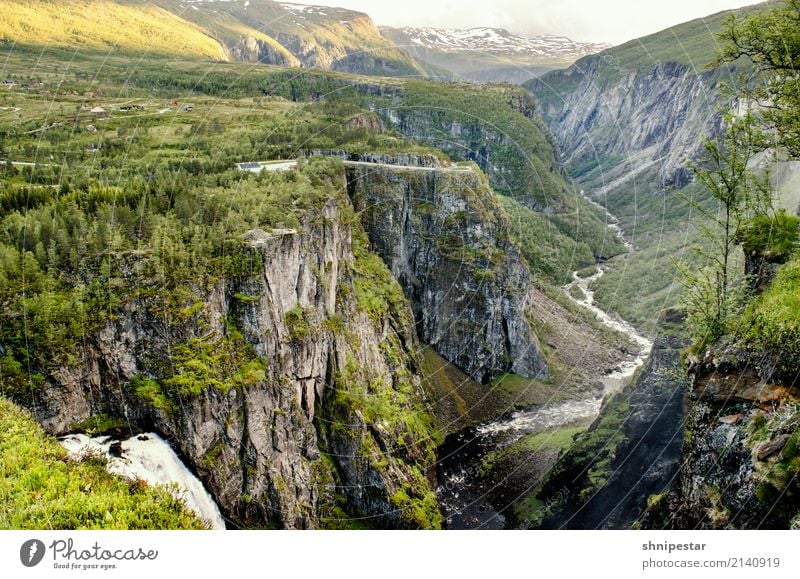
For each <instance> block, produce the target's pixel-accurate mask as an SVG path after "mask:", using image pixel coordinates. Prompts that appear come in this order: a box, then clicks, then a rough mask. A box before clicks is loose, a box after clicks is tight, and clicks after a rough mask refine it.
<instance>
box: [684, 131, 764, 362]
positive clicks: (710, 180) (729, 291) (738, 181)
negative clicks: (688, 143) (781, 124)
mask: <svg viewBox="0 0 800 579" xmlns="http://www.w3.org/2000/svg"><path fill="white" fill-rule="evenodd" d="M725 122H726V123H727V127H726V130H725V133H724V134H723V135H722V136H720V137H718V138H715V139H710V140H708V141H707V142H706V143H705V151H706V156H705V157H704V158H703V160H702V161H701V162H700V163H699V164H697V165H695V166H694V167H693V169H694V173H695V176H696V178H697V180H698V182H699V183H700V184H702V186H703V187H705V189H706V190H707V191H708V193H709V195H710V197H711V199H712V200H713V201H714V202H716V204H717V209H716V211H709V210H707V209H705V207H704V206H703V205H702V204H701V203H696V202H693V201H692V200H691V199H689V198H688V197H687V201H688V202H689V203H690V204H691V205H692V206H693V207H694V209H696V210H697V211H698V212H699V213H700V215H701V216H702V221H701V222H700V228H701V230H702V232H703V235H704V237H705V242H706V243H705V244H697V245H695V247H694V248H693V249H694V254H695V259H694V260H693V261H692V262H691V263H688V262H685V261H683V262H682V261H676V267H677V270H678V273H679V276H680V281H681V283H682V285H683V287H684V293H683V296H682V305H683V307H684V308H685V310H686V313H687V321H688V325H689V333H690V335H691V336H692V338H693V340H694V341H695V348H696V349H697V347H698V345H704V344H709V343H712V342H715V341H716V340H718V339H719V338H721V337H722V336H723V335H724V334H725V333H726V331H727V330H728V328H729V327H730V325H731V323H732V322H733V321H734V320H735V319H737V318H738V316H739V314H740V312H741V308H742V306H743V303H744V301H745V299H746V290H747V288H746V285H745V284H744V283H743V280H741V274H739V275H737V274H736V272H735V270H734V269H733V265H734V263H735V255H734V253H735V250H736V245H737V244H738V243H739V242H740V241H741V232H742V230H743V229H744V228H745V224H746V223H747V222H748V220H753V219H758V218H759V216H762V215H764V214H766V212H767V211H769V209H770V207H771V196H770V195H766V196H764V195H763V191H762V190H761V188H760V187H758V186H756V184H755V181H756V180H755V178H754V177H753V175H752V174H751V173H750V170H749V168H748V165H749V162H750V160H751V159H752V157H753V155H754V154H755V152H756V150H757V149H758V148H759V146H760V139H761V134H760V131H759V130H758V128H757V127H756V125H755V119H754V118H753V117H752V116H751V115H745V116H744V117H742V118H737V117H734V116H733V115H726V117H725Z"/></svg>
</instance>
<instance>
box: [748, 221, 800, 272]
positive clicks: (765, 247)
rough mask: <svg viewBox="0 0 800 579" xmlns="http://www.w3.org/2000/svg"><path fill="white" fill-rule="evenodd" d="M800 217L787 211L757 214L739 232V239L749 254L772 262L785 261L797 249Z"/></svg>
mask: <svg viewBox="0 0 800 579" xmlns="http://www.w3.org/2000/svg"><path fill="white" fill-rule="evenodd" d="M799 231H800V217H798V216H796V215H790V214H788V213H786V211H783V210H781V211H778V213H776V214H775V215H768V214H761V215H756V216H755V217H754V218H752V219H751V220H750V221H748V222H747V223H746V224H745V225H744V227H743V228H742V229H741V231H740V232H739V238H738V241H739V242H740V243H741V244H742V249H744V251H745V253H746V254H748V255H756V256H759V257H762V258H764V259H765V260H767V261H768V262H771V263H784V262H785V261H786V260H787V259H788V258H789V257H790V256H791V255H792V253H794V251H795V250H796V249H797V244H798V232H799Z"/></svg>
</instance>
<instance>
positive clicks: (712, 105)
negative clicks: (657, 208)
mask: <svg viewBox="0 0 800 579" xmlns="http://www.w3.org/2000/svg"><path fill="white" fill-rule="evenodd" d="M610 76H613V77H614V80H613V81H609V80H608V77H610ZM722 76H723V73H722V72H721V71H720V70H713V71H701V72H698V70H697V69H696V68H695V67H691V66H688V65H686V64H682V63H678V62H657V63H654V65H653V66H652V67H650V68H647V67H645V68H643V69H630V70H628V69H625V68H620V69H617V68H616V67H615V66H614V60H613V58H612V57H608V56H605V55H594V56H589V57H586V58H583V59H581V60H579V61H578V62H577V63H575V64H574V65H572V66H571V67H569V68H568V69H566V70H564V71H555V72H551V73H549V74H548V75H547V76H546V77H544V78H543V79H541V80H533V81H531V82H530V83H528V84H527V85H526V86H527V87H528V88H529V90H531V91H532V92H533V93H534V95H536V96H537V100H538V101H539V103H540V104H541V110H540V112H541V114H542V116H543V117H544V118H545V120H546V121H547V123H548V125H549V126H550V128H551V129H552V130H553V133H554V134H555V136H556V139H557V140H558V143H559V144H560V146H561V149H562V152H563V154H564V157H565V161H566V163H567V165H568V167H569V168H570V169H571V170H572V171H573V173H576V174H578V175H579V176H578V178H579V179H580V176H581V175H582V174H583V173H588V171H589V170H590V167H597V166H601V167H602V170H603V179H602V184H603V185H610V184H613V183H614V182H615V181H617V180H620V179H625V178H626V177H628V176H631V175H636V174H639V173H641V171H642V170H644V169H647V168H650V167H653V168H654V169H657V175H658V179H659V180H660V182H661V183H663V184H664V185H669V186H674V187H677V188H679V187H682V186H684V185H686V184H687V183H688V182H689V180H690V178H691V172H690V171H689V170H688V169H687V168H686V165H687V162H688V161H690V160H693V159H695V158H696V157H697V156H698V155H699V153H700V152H701V151H702V146H703V142H704V140H705V139H706V138H707V137H708V135H713V134H715V133H717V132H718V130H719V127H720V124H721V114H720V113H719V110H720V106H721V105H722V103H723V100H722V97H721V96H720V91H719V84H720V82H721V80H722Z"/></svg>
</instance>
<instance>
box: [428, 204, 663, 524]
mask: <svg viewBox="0 0 800 579" xmlns="http://www.w3.org/2000/svg"><path fill="white" fill-rule="evenodd" d="M581 195H584V193H583V191H581ZM584 198H586V199H587V200H588V201H589V202H590V203H592V204H593V205H595V206H596V207H598V208H600V209H601V210H602V211H604V212H605V214H606V219H607V223H608V226H609V228H610V229H612V230H613V231H614V232H615V233H616V235H617V236H618V237H619V238H620V240H621V241H622V242H623V243H624V244H625V247H626V248H627V249H628V251H629V252H633V251H635V248H634V246H633V244H631V243H630V242H629V241H627V240H626V239H625V236H624V232H623V231H622V228H621V227H620V226H619V222H618V220H617V219H616V217H614V216H613V215H611V213H609V212H608V211H607V210H606V209H605V208H604V207H602V206H601V205H599V204H598V203H595V202H594V201H592V200H591V199H589V198H588V197H586V196H585V195H584ZM604 274H605V270H604V265H603V264H598V265H596V272H595V273H594V274H593V275H592V276H590V277H585V278H581V277H580V276H579V275H578V271H575V272H573V274H572V278H573V279H572V281H571V282H570V283H568V284H567V285H565V286H563V287H562V288H561V289H562V290H563V291H564V293H565V294H566V295H567V296H568V297H569V298H570V300H572V301H573V302H574V303H576V304H578V305H580V306H581V307H584V308H586V309H588V310H589V311H591V312H592V313H593V314H594V315H595V317H596V318H597V319H598V320H599V321H600V322H601V323H602V324H603V325H605V326H607V327H608V328H611V329H613V330H616V331H618V332H620V333H622V334H624V335H626V336H627V337H628V338H629V339H630V340H631V341H633V342H634V343H635V344H637V345H638V346H639V352H638V354H636V355H635V356H633V357H630V358H629V359H627V360H625V361H624V362H622V363H621V364H620V365H619V366H618V367H617V368H615V369H614V370H613V371H612V372H611V373H609V374H607V375H605V376H602V377H600V378H599V380H600V381H601V382H602V383H603V390H602V391H601V392H598V394H597V396H595V397H593V398H586V399H582V400H565V401H563V402H557V403H553V404H546V405H542V406H536V407H532V408H529V409H525V410H519V411H516V412H513V413H511V414H510V415H506V416H503V417H501V418H499V419H496V420H493V421H490V422H486V423H483V424H479V425H477V426H473V427H470V428H467V429H464V430H461V431H459V432H456V433H454V434H451V435H450V436H448V437H447V438H446V439H445V442H444V444H443V445H442V446H441V448H440V449H439V461H438V463H437V475H438V480H439V486H438V488H437V495H438V497H439V501H440V503H441V505H442V511H443V513H444V516H445V522H446V526H447V528H449V529H502V528H504V527H505V523H506V519H505V516H504V515H503V513H502V512H501V510H502V508H501V509H498V508H497V507H495V505H494V504H493V498H494V497H495V495H496V493H497V492H498V490H499V489H498V488H497V487H496V486H492V485H491V484H490V483H488V482H486V481H485V480H483V477H481V472H480V468H481V463H482V461H483V459H484V458H485V457H486V455H487V454H488V453H490V452H492V451H496V450H501V449H503V448H506V447H508V446H509V445H511V444H513V443H514V442H516V441H518V440H519V439H521V438H522V437H524V436H528V435H531V434H535V433H537V432H542V431H545V430H548V429H551V428H555V427H559V426H568V425H571V424H575V423H578V422H586V421H589V420H591V419H593V418H595V417H596V416H597V415H598V414H599V412H600V407H601V405H602V402H603V399H604V398H605V397H606V396H608V395H610V394H613V393H614V392H617V391H618V390H620V389H621V388H622V387H623V386H624V385H625V384H626V383H627V382H628V380H630V379H631V377H632V376H633V375H634V373H635V372H636V370H637V369H638V368H639V367H641V366H642V365H643V364H644V363H645V361H646V360H647V357H648V356H649V355H650V352H651V351H652V348H653V342H652V341H651V340H650V339H649V338H647V337H646V336H644V335H642V334H640V333H639V332H638V331H637V330H636V329H635V328H634V327H633V326H632V325H631V324H629V323H628V322H626V321H625V320H622V319H621V318H619V317H618V316H615V315H613V314H609V313H608V312H606V311H604V310H602V309H600V308H599V307H598V306H597V305H596V304H595V300H594V292H593V291H592V289H591V286H592V283H593V282H595V281H596V280H598V279H600V278H601V277H602V276H603V275H604ZM573 287H578V288H580V290H581V292H582V295H581V296H580V297H575V296H574V295H573V294H572V292H571V290H572V289H573ZM576 293H577V292H576ZM495 502H497V501H495Z"/></svg>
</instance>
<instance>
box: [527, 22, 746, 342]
mask: <svg viewBox="0 0 800 579" xmlns="http://www.w3.org/2000/svg"><path fill="white" fill-rule="evenodd" d="M754 9H755V8H754V7H750V8H744V9H740V10H739V13H746V12H749V11H751V10H754ZM732 13H733V11H726V12H720V13H717V14H713V15H711V16H708V17H706V18H700V19H696V20H692V21H690V22H686V23H683V24H679V25H677V26H674V27H671V28H668V29H666V30H663V31H661V32H657V33H655V34H652V35H649V36H646V37H644V38H641V39H637V40H633V41H630V42H627V43H625V44H623V45H620V46H616V47H613V48H610V49H608V50H606V51H603V52H602V53H600V54H597V55H591V56H587V57H585V58H582V59H580V60H578V61H577V62H576V63H575V64H573V65H572V66H570V67H569V68H567V69H565V70H558V71H552V72H549V73H547V74H546V75H544V76H542V77H541V78H540V79H534V80H531V81H529V82H528V83H526V84H525V86H526V87H527V88H528V89H529V90H530V91H531V92H532V93H533V95H534V97H535V101H536V103H537V107H538V110H539V112H540V114H541V115H542V117H543V118H544V119H545V122H546V123H547V125H548V127H549V128H550V130H551V131H552V132H553V135H554V137H555V140H556V141H557V142H558V145H559V147H560V150H561V153H562V156H563V157H562V158H563V161H564V166H565V169H566V171H567V172H568V173H569V174H570V176H571V177H572V178H573V179H574V180H575V183H576V185H577V186H578V187H579V188H580V189H583V190H584V191H585V193H586V195H588V196H589V197H591V198H593V199H595V200H597V201H598V202H600V203H601V204H603V205H605V206H606V207H607V208H608V209H609V210H610V211H611V213H612V214H614V215H615V216H616V217H617V218H619V219H620V224H621V226H622V228H623V230H624V231H626V232H627V233H628V235H630V236H631V237H632V239H633V242H634V243H635V245H636V246H637V248H638V249H639V250H640V251H638V252H636V253H634V254H631V255H629V256H626V257H624V258H622V259H620V260H618V262H617V263H615V264H611V267H610V271H609V272H608V275H606V276H604V277H603V279H601V280H600V281H599V282H598V293H597V298H598V301H599V302H600V303H602V304H604V306H605V307H608V308H610V309H613V310H615V311H617V312H618V313H620V314H621V315H622V316H623V317H624V318H625V319H627V320H631V321H633V322H635V323H637V324H639V325H640V327H645V326H646V327H647V328H646V329H649V330H651V331H652V330H654V328H655V326H656V320H657V319H658V312H659V311H660V310H661V309H663V308H664V307H667V306H670V305H673V304H674V302H675V299H676V297H677V288H676V287H675V286H674V284H673V281H674V269H673V267H672V265H671V263H670V260H671V258H672V256H673V255H675V254H676V253H678V252H680V251H681V248H685V246H686V240H687V235H689V234H690V233H691V231H692V230H693V228H692V222H691V220H690V219H688V216H689V215H690V213H691V208H690V207H689V206H688V205H687V204H686V202H685V201H684V200H683V199H682V195H679V194H677V193H676V191H678V190H681V189H684V188H686V187H688V189H686V191H685V193H684V194H687V192H688V194H689V195H692V194H694V193H696V194H697V195H700V196H702V195H703V192H702V191H701V190H699V189H698V190H697V191H695V189H696V186H695V185H694V184H693V183H692V172H691V170H690V168H689V164H690V162H691V161H693V160H695V159H697V158H698V157H699V155H701V153H702V151H703V143H704V141H705V140H706V139H707V138H708V137H709V136H710V135H714V134H716V133H718V131H719V129H720V126H721V122H722V114H721V112H720V110H721V108H722V107H723V105H724V104H725V103H727V102H730V101H729V97H726V96H725V92H724V90H723V87H724V83H731V82H734V81H735V79H736V76H737V74H738V73H739V72H743V71H744V70H746V69H745V68H744V67H745V66H746V65H745V64H744V63H739V62H737V63H736V64H735V65H731V66H723V67H717V68H713V67H708V66H707V65H708V64H709V63H710V62H712V61H713V60H714V57H715V54H716V50H717V46H718V41H717V38H716V34H717V33H718V32H719V31H720V30H721V26H722V23H723V22H724V20H725V19H726V18H727V17H728V16H729V15H730V14H732ZM665 223H669V224H670V226H669V227H666V228H665V225H664V224H665ZM623 276H624V281H623ZM631 276H633V277H631ZM631 279H635V280H636V281H635V282H633V283H628V282H629V281H631Z"/></svg>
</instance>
